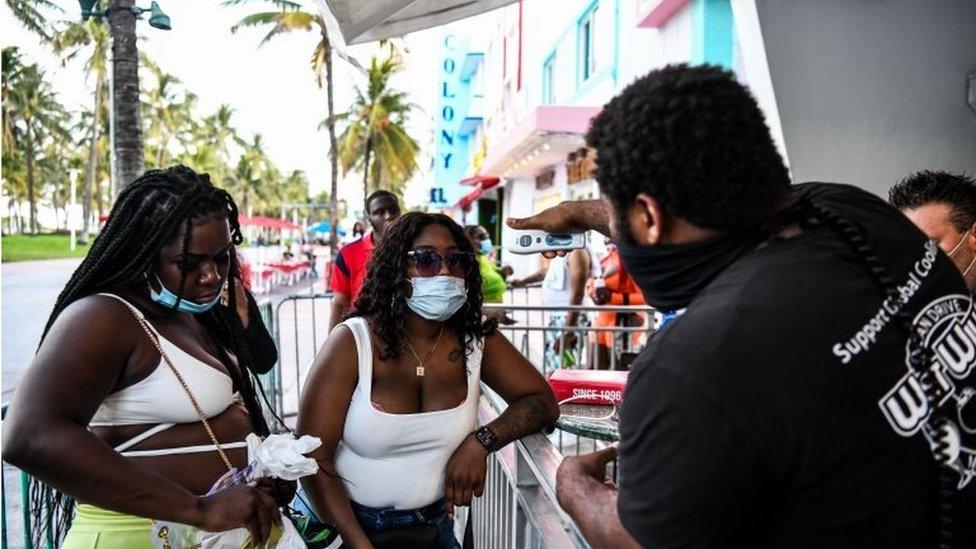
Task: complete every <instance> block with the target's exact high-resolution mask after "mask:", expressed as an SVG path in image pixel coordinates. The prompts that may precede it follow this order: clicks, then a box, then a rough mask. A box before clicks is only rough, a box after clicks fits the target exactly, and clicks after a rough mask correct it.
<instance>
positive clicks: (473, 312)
mask: <svg viewBox="0 0 976 549" xmlns="http://www.w3.org/2000/svg"><path fill="white" fill-rule="evenodd" d="M430 225H441V226H442V227H445V228H446V229H447V230H448V231H449V232H450V233H451V237H452V238H453V239H454V243H455V244H456V245H457V247H458V250H460V251H462V252H468V253H471V254H472V255H473V252H474V249H473V248H471V242H469V241H468V238H467V236H465V234H464V230H463V229H462V228H461V226H460V225H458V224H457V223H455V222H454V220H453V219H451V218H450V217H448V216H446V215H444V214H432V213H424V212H408V213H406V214H404V215H402V216H400V217H399V218H397V219H396V220H395V221H393V222H392V223H391V224H390V226H389V227H387V230H386V234H385V235H384V236H383V240H382V241H380V243H379V244H377V246H376V248H375V249H374V250H373V255H372V257H371V258H370V261H369V267H368V269H367V271H366V279H365V281H364V282H363V289H362V291H360V293H359V297H358V298H357V299H356V303H355V305H354V307H353V311H352V312H351V313H350V314H349V315H348V317H353V316H361V317H363V318H365V319H366V321H367V322H368V323H369V325H370V328H372V330H373V331H374V332H375V333H376V335H377V336H378V338H379V340H380V341H379V345H378V347H379V351H380V358H381V359H383V360H389V359H396V358H399V356H400V351H401V346H402V344H403V339H404V328H405V326H406V317H407V300H406V298H407V287H408V286H409V284H410V282H409V279H408V277H407V270H408V264H407V261H408V258H407V252H409V251H410V250H412V249H413V243H414V241H415V240H416V239H417V237H418V236H420V233H421V232H423V230H424V229H425V228H427V227H428V226H430ZM464 286H465V288H466V290H467V294H468V298H467V299H466V300H465V302H464V305H463V306H462V307H461V309H460V310H459V311H458V312H456V313H454V316H452V317H451V318H449V319H448V320H447V321H446V324H447V327H448V328H449V329H450V330H451V331H453V332H454V335H455V336H456V338H457V345H458V347H457V349H458V350H459V351H461V352H462V353H463V354H464V356H467V355H468V354H470V353H471V352H472V351H473V350H474V344H475V342H476V340H478V339H482V338H484V337H486V336H488V335H489V334H491V333H492V332H493V331H494V330H495V327H496V325H497V324H496V323H495V322H493V321H488V322H482V321H481V306H482V296H481V272H480V271H479V270H478V266H477V264H476V263H475V262H474V261H473V260H472V263H471V266H470V269H469V270H468V273H467V276H465V277H464Z"/></svg>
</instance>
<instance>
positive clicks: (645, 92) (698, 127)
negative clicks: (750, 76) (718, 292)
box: [586, 64, 790, 238]
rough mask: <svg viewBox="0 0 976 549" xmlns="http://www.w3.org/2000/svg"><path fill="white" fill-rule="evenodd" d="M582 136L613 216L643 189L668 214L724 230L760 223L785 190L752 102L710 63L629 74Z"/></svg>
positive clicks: (784, 175)
mask: <svg viewBox="0 0 976 549" xmlns="http://www.w3.org/2000/svg"><path fill="white" fill-rule="evenodd" d="M586 141H587V143H588V144H589V145H590V146H591V147H593V148H595V149H596V166H597V167H596V172H595V177H596V180H597V182H598V183H599V185H600V191H601V193H602V194H603V195H604V196H606V197H607V198H609V199H610V201H611V203H612V204H613V206H614V208H615V210H616V211H617V212H618V214H622V213H623V212H624V211H625V209H626V208H627V206H629V205H630V204H632V203H633V201H634V198H635V197H636V196H637V194H638V193H642V192H643V193H647V194H648V195H650V196H653V197H654V198H655V199H656V200H657V201H658V202H659V203H660V205H661V207H662V208H663V209H664V211H665V212H666V213H667V214H669V215H673V216H676V217H679V218H681V219H684V220H686V221H688V222H690V223H693V224H695V225H697V226H699V227H702V228H705V229H714V230H718V231H732V230H736V229H742V228H747V227H753V226H756V225H759V224H760V223H761V222H762V221H763V220H764V219H765V218H767V217H768V216H769V215H770V214H771V213H772V212H773V211H774V210H775V208H776V207H777V206H779V205H780V204H781V203H783V202H784V201H785V200H786V197H787V195H788V193H789V186H790V178H789V174H788V172H787V169H786V166H785V165H784V164H783V159H782V158H781V157H780V155H779V153H778V152H777V150H776V146H775V145H774V144H773V139H772V137H771V136H770V133H769V128H767V127H766V123H765V121H764V119H763V114H762V112H761V111H760V110H759V106H758V104H757V103H756V100H755V99H753V97H752V95H750V93H749V91H748V90H747V89H746V88H745V87H744V86H742V85H741V84H739V83H738V82H737V81H736V80H735V76H734V75H733V74H732V73H731V72H728V71H726V70H723V69H721V68H719V67H714V66H695V67H690V66H688V65H683V64H682V65H668V66H667V67H664V68H662V69H659V70H655V71H652V72H650V73H648V74H647V75H646V76H644V77H642V78H639V79H637V80H636V81H635V82H634V83H633V84H631V85H629V86H627V87H626V88H625V89H624V90H623V91H622V92H621V93H620V94H619V95H617V96H616V97H614V98H613V99H611V100H610V102H608V103H607V104H606V105H605V106H604V107H603V111H602V112H600V114H599V115H597V116H596V117H595V118H594V119H593V121H592V123H591V126H590V130H589V132H588V133H587V135H586ZM618 217H619V218H620V219H623V218H624V217H623V216H622V215H619V216H618ZM621 228H625V227H621ZM621 236H622V237H624V238H626V237H627V236H628V233H627V231H626V230H624V231H622V234H621Z"/></svg>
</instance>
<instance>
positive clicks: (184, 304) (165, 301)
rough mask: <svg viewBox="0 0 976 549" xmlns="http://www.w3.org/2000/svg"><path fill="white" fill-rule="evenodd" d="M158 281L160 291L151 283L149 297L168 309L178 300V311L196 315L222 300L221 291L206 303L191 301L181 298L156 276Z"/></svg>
mask: <svg viewBox="0 0 976 549" xmlns="http://www.w3.org/2000/svg"><path fill="white" fill-rule="evenodd" d="M154 276H155V275H154ZM156 282H158V283H159V288H160V291H158V292H157V291H156V289H155V288H153V287H152V284H150V285H149V297H150V298H152V300H153V301H155V302H156V303H159V304H160V305H162V306H163V307H166V308H167V309H172V308H173V306H174V305H176V302H177V301H179V303H180V304H179V306H177V307H176V310H177V311H179V312H181V313H189V314H191V315H196V314H200V313H205V312H207V311H209V310H210V309H213V307H214V305H216V304H217V302H218V301H220V292H217V295H216V296H214V298H213V299H211V300H210V301H208V302H206V303H196V302H194V301H189V300H187V299H179V298H178V297H177V296H176V294H174V293H173V292H171V291H169V289H168V288H166V286H164V285H163V281H162V280H160V279H159V277H158V276H156Z"/></svg>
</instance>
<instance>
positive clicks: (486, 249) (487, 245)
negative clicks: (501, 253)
mask: <svg viewBox="0 0 976 549" xmlns="http://www.w3.org/2000/svg"><path fill="white" fill-rule="evenodd" d="M492 249H494V247H493V246H492V245H491V239H490V238H486V239H484V240H482V241H481V244H479V245H478V251H479V252H481V255H488V254H490V253H491V251H492Z"/></svg>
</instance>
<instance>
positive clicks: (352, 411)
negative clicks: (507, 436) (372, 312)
mask: <svg viewBox="0 0 976 549" xmlns="http://www.w3.org/2000/svg"><path fill="white" fill-rule="evenodd" d="M343 325H345V326H347V327H348V328H349V329H350V330H351V331H352V333H353V336H354V337H355V339H356V349H357V351H358V357H359V381H358V383H357V384H356V389H355V390H354V391H353V393H352V399H351V400H350V402H349V411H348V412H346V424H345V426H344V428H343V431H342V440H341V441H340V442H339V446H338V449H337V450H336V457H335V468H336V472H337V473H338V474H339V476H340V477H342V480H343V482H344V483H345V485H346V489H347V490H348V491H349V497H350V499H352V500H353V501H355V502H356V503H358V504H360V505H366V506H368V507H388V506H392V507H393V508H395V509H401V510H408V509H418V508H421V507H425V506H427V505H430V504H431V503H434V502H435V501H437V500H439V499H441V498H443V497H444V470H445V468H446V466H447V460H448V459H450V457H451V454H453V453H454V450H455V449H457V447H458V446H460V444H461V442H462V441H463V440H464V439H465V437H467V436H468V435H469V434H471V432H472V431H474V430H475V428H476V427H477V421H478V397H479V395H480V381H481V357H482V351H483V344H482V343H481V342H478V343H477V344H476V345H475V346H474V349H473V350H472V352H471V354H470V355H469V356H468V360H467V370H468V396H467V397H466V398H465V399H464V402H462V403H461V404H460V405H459V406H457V407H456V408H449V409H446V410H437V411H433V412H420V413H417V414H390V413H387V412H382V411H380V410H377V409H376V408H375V407H374V406H373V403H372V399H371V395H372V386H373V345H372V339H371V338H370V333H369V327H368V325H367V323H366V319H364V318H361V317H354V318H351V319H349V320H347V321H345V322H343Z"/></svg>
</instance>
